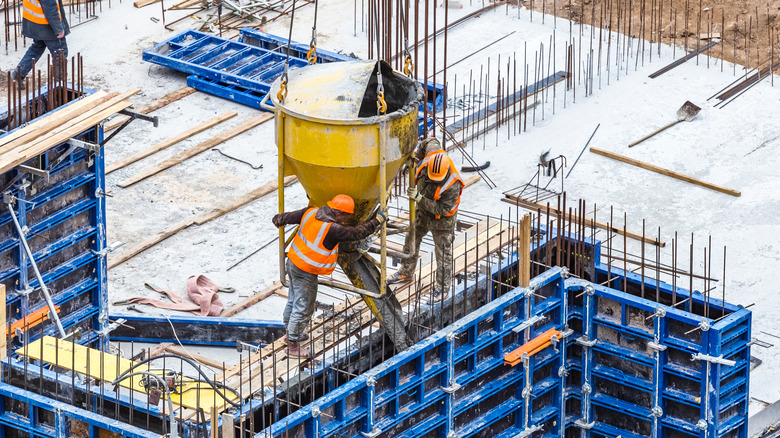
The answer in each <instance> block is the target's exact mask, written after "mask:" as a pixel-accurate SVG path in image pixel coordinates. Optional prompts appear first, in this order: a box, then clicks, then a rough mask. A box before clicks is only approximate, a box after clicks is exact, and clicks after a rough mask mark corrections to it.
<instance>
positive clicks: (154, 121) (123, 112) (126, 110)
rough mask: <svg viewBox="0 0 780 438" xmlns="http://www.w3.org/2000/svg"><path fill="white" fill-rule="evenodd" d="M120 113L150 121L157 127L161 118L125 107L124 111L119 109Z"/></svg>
mask: <svg viewBox="0 0 780 438" xmlns="http://www.w3.org/2000/svg"><path fill="white" fill-rule="evenodd" d="M119 114H123V115H125V116H128V117H132V118H134V119H141V120H143V121H146V122H149V123H151V124H152V125H154V127H155V128H156V127H157V126H159V124H160V119H159V118H157V116H147V115H146V114H141V113H137V112H135V111H130V110H129V109H123V110H122V111H119Z"/></svg>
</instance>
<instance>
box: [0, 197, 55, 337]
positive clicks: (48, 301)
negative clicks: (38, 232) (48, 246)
mask: <svg viewBox="0 0 780 438" xmlns="http://www.w3.org/2000/svg"><path fill="white" fill-rule="evenodd" d="M6 206H7V207H8V212H9V213H11V219H13V221H14V226H15V227H16V231H17V232H18V233H19V240H21V241H22V246H23V247H24V252H25V253H27V257H29V259H30V264H31V265H32V268H33V272H35V278H37V279H38V284H40V286H41V292H43V296H44V298H46V305H48V306H49V316H50V317H51V318H52V320H54V324H56V325H57V330H58V331H59V332H60V336H62V337H63V338H64V337H65V336H66V335H65V329H63V328H62V323H61V322H60V316H59V315H58V314H57V310H56V309H55V308H54V302H53V301H52V300H51V294H50V293H49V288H47V287H46V284H45V283H44V282H43V277H41V271H39V270H38V264H36V263H35V258H33V253H32V251H31V250H30V246H29V245H28V244H27V239H26V238H25V237H24V231H22V227H21V226H20V225H19V220H18V219H17V218H16V213H14V209H13V208H12V207H11V203H10V202H9V203H7V204H6Z"/></svg>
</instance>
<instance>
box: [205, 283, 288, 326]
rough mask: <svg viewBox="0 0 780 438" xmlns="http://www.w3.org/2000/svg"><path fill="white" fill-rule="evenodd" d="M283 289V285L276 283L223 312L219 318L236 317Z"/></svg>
mask: <svg viewBox="0 0 780 438" xmlns="http://www.w3.org/2000/svg"><path fill="white" fill-rule="evenodd" d="M283 287H284V286H282V283H280V282H278V281H276V282H274V283H273V284H272V285H270V286H268V287H267V288H265V289H263V290H261V291H260V292H256V293H254V294H252V295H251V296H249V297H247V298H245V299H244V300H242V301H240V302H239V303H237V304H235V305H234V306H231V307H230V308H228V309H225V310H223V311H222V313H221V314H220V315H219V317H220V318H229V317H231V316H233V315H235V314H236V313H239V312H241V311H242V310H245V309H248V308H250V307H252V306H254V305H255V304H257V303H259V302H260V301H263V300H264V299H266V298H268V297H270V296H271V295H273V294H275V293H276V292H277V291H278V290H279V289H281V288H283Z"/></svg>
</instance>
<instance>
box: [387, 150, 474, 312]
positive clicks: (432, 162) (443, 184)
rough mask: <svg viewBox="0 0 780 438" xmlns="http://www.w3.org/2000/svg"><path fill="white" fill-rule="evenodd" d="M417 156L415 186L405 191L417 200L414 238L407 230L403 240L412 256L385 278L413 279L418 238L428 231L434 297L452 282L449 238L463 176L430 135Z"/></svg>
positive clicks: (453, 227)
mask: <svg viewBox="0 0 780 438" xmlns="http://www.w3.org/2000/svg"><path fill="white" fill-rule="evenodd" d="M416 158H417V160H418V161H419V164H418V165H417V172H416V174H415V178H416V182H417V187H416V188H415V187H410V188H409V190H408V192H407V194H408V195H409V199H413V200H414V201H415V202H417V217H416V218H415V227H414V242H412V241H411V239H409V235H408V234H407V238H406V242H405V243H404V252H405V253H406V254H413V256H412V257H409V258H407V259H404V261H403V263H402V265H401V269H399V270H398V272H396V273H395V274H393V275H391V276H390V277H389V278H388V279H387V282H388V283H401V282H405V281H411V280H413V278H414V268H415V266H417V258H418V252H419V250H420V242H421V241H422V238H423V236H425V234H427V233H428V231H430V232H431V234H433V244H434V246H435V248H436V282H435V283H434V286H433V290H434V297H437V298H441V296H442V294H444V295H447V294H448V293H449V291H450V285H451V284H452V242H453V240H455V223H456V220H457V213H458V204H460V194H461V192H463V180H462V179H461V178H460V175H459V174H458V171H457V169H455V165H454V164H452V160H451V159H450V157H449V156H448V155H447V152H446V151H444V150H443V149H442V148H441V144H440V143H439V141H438V140H436V139H435V138H433V137H430V138H426V139H425V140H423V141H421V142H420V146H419V147H418V148H417V156H416Z"/></svg>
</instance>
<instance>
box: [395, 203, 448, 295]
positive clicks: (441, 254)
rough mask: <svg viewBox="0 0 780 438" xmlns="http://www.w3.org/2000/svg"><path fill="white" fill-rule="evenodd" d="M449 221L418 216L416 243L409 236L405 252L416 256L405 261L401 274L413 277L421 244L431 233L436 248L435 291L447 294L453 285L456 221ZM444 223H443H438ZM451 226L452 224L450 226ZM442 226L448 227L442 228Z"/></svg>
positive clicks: (415, 232)
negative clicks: (453, 245) (453, 251)
mask: <svg viewBox="0 0 780 438" xmlns="http://www.w3.org/2000/svg"><path fill="white" fill-rule="evenodd" d="M453 217H454V216H453ZM450 219H451V218H447V219H444V220H442V219H433V218H429V217H428V216H426V215H422V214H418V215H417V218H416V220H415V227H414V241H412V239H411V238H410V235H408V234H407V236H406V242H404V252H405V253H406V254H414V256H413V257H410V258H408V259H405V260H404V261H403V263H402V264H401V270H400V272H401V274H403V275H407V276H412V275H414V274H415V272H414V270H415V268H416V267H417V259H418V258H419V252H420V242H421V241H422V239H423V236H425V235H426V234H428V232H429V231H430V232H431V234H432V235H433V245H434V247H435V248H436V282H435V283H434V290H436V291H438V292H446V291H449V290H450V286H451V284H452V242H453V241H454V240H455V226H454V225H455V221H454V220H450ZM438 221H442V222H438ZM450 224H452V225H451V226H450ZM441 225H446V226H445V227H442V226H441Z"/></svg>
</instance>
